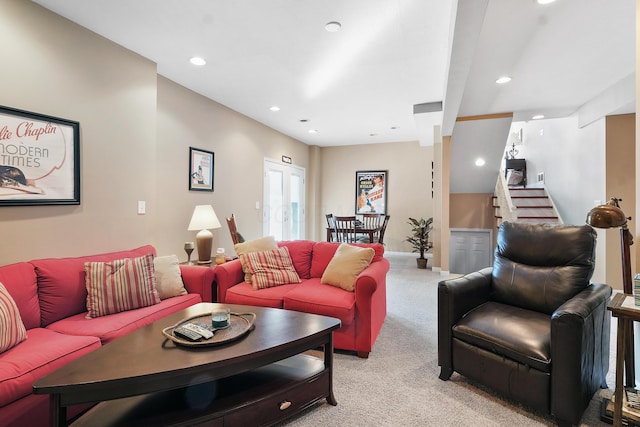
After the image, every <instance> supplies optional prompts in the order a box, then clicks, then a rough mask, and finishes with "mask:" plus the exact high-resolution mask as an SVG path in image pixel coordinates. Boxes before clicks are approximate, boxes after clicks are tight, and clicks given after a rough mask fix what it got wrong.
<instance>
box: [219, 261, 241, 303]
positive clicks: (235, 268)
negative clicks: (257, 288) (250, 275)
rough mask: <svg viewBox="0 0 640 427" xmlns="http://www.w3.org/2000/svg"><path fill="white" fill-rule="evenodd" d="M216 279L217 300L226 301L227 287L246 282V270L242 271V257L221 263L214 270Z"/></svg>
mask: <svg viewBox="0 0 640 427" xmlns="http://www.w3.org/2000/svg"><path fill="white" fill-rule="evenodd" d="M213 271H214V273H215V274H214V279H213V281H214V282H215V287H216V292H217V299H216V301H217V302H225V298H226V295H227V289H229V288H231V287H232V286H235V285H237V284H239V283H242V282H244V272H243V271H242V264H241V263H240V259H234V260H233V261H229V262H225V263H224V264H220V265H219V266H217V267H216V268H215V269H214V270H213Z"/></svg>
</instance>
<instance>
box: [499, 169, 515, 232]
mask: <svg viewBox="0 0 640 427" xmlns="http://www.w3.org/2000/svg"><path fill="white" fill-rule="evenodd" d="M495 191H496V197H497V199H498V206H499V207H500V216H502V221H503V222H504V221H511V222H515V221H517V220H518V209H517V208H516V206H514V204H513V201H512V200H511V194H510V193H509V187H508V185H507V180H506V179H505V177H504V173H502V171H501V172H500V173H499V174H498V180H497V181H496V190H495Z"/></svg>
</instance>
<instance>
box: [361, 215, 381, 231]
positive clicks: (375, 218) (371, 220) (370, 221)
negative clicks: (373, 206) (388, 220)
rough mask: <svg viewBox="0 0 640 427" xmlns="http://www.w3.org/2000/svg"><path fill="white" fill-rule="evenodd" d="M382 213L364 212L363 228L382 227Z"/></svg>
mask: <svg viewBox="0 0 640 427" xmlns="http://www.w3.org/2000/svg"><path fill="white" fill-rule="evenodd" d="M381 217H382V215H380V214H362V228H369V229H371V228H378V227H380V218H381Z"/></svg>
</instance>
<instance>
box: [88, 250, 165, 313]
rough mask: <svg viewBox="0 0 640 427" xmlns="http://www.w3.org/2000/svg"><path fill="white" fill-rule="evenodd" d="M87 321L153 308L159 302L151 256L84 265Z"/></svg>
mask: <svg viewBox="0 0 640 427" xmlns="http://www.w3.org/2000/svg"><path fill="white" fill-rule="evenodd" d="M84 270H85V275H86V283H87V318H92V317H100V316H106V315H107V314H113V313H120V312H121V311H127V310H134V309H136V308H141V307H147V306H150V305H155V304H158V303H159V302H160V297H159V296H158V291H157V290H156V279H155V277H154V275H153V255H151V254H147V255H144V256H141V257H137V258H124V259H116V260H113V261H107V262H86V263H85V264H84Z"/></svg>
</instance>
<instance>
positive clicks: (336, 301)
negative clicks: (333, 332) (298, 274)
mask: <svg viewBox="0 0 640 427" xmlns="http://www.w3.org/2000/svg"><path fill="white" fill-rule="evenodd" d="M284 308H285V309H287V310H296V311H302V312H305V313H313V314H321V315H323V316H329V317H335V318H336V319H340V322H342V326H345V325H350V324H351V323H352V322H353V320H354V318H355V312H356V296H355V293H354V292H347V291H344V290H342V289H340V288H337V287H334V286H329V285H324V284H322V283H320V279H317V278H315V279H309V280H305V281H304V282H302V283H301V284H299V285H297V286H296V287H295V288H293V289H291V290H290V291H289V292H287V293H286V294H285V295H284Z"/></svg>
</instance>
